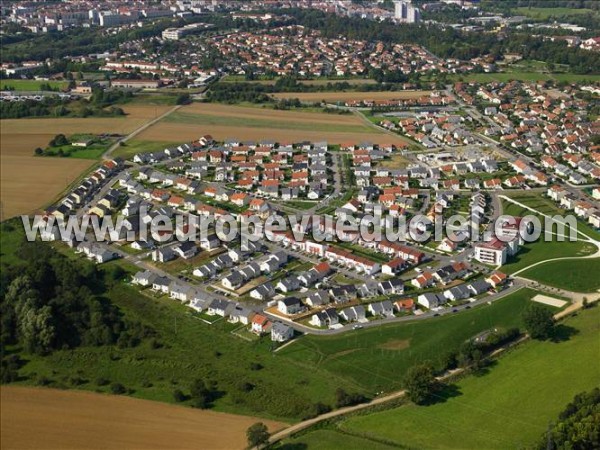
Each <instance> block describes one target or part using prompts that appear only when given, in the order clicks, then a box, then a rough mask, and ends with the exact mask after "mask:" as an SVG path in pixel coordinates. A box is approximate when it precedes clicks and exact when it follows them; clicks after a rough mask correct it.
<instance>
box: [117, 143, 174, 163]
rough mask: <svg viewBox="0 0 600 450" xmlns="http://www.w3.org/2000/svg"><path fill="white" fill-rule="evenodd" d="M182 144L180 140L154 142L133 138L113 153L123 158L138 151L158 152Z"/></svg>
mask: <svg viewBox="0 0 600 450" xmlns="http://www.w3.org/2000/svg"><path fill="white" fill-rule="evenodd" d="M177 145H181V141H179V142H175V141H173V142H162V141H161V142H154V141H142V140H137V139H132V140H130V141H127V142H125V145H121V146H119V147H118V148H117V149H116V150H115V151H114V152H113V153H112V156H113V157H115V158H116V157H117V156H120V157H121V158H125V159H128V158H132V157H133V156H134V155H135V154H136V153H146V152H157V151H160V150H164V149H165V148H167V147H173V146H177Z"/></svg>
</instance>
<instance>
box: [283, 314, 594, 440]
mask: <svg viewBox="0 0 600 450" xmlns="http://www.w3.org/2000/svg"><path fill="white" fill-rule="evenodd" d="M559 327H561V328H560V330H561V333H560V334H561V335H562V336H563V340H562V341H560V342H551V341H546V342H540V341H530V342H527V343H525V344H523V345H521V346H519V347H518V348H516V349H514V350H512V351H511V352H510V353H508V354H506V355H505V356H503V357H501V358H500V359H498V360H497V361H496V363H495V364H493V365H492V367H491V368H489V371H487V372H485V373H483V374H480V375H473V376H468V377H466V378H464V379H462V380H460V381H458V382H457V383H456V385H455V386H454V387H453V388H451V389H446V390H445V392H443V393H441V395H440V397H439V401H438V402H437V403H435V404H433V405H429V406H415V405H412V404H409V405H405V406H401V407H398V408H395V409H391V410H387V411H383V412H378V413H373V414H369V415H363V416H355V417H352V418H349V419H348V420H346V421H345V422H342V423H341V424H339V428H338V429H335V430H319V431H315V432H313V433H307V434H305V435H303V436H299V437H298V438H295V439H291V440H289V441H287V442H286V443H290V444H296V445H299V448H308V449H309V450H311V449H313V448H318V449H334V448H345V447H346V445H345V442H346V437H345V436H344V433H345V432H348V433H351V434H352V435H351V436H348V437H347V439H348V443H349V445H350V448H352V447H351V446H352V445H353V443H354V441H355V439H357V437H356V436H360V439H362V440H363V443H364V440H365V439H368V438H372V439H374V445H380V442H388V443H390V444H393V447H401V448H420V449H433V448H435V449H461V450H463V449H483V448H485V449H496V448H497V449H505V448H529V447H530V446H531V445H532V444H534V443H535V442H538V441H539V440H540V438H541V437H542V435H543V433H544V432H545V431H546V430H547V429H548V424H549V423H550V422H551V421H554V420H556V418H557V416H558V413H559V412H560V411H561V410H562V409H563V408H564V407H565V406H566V404H567V403H568V402H569V401H571V400H572V398H573V396H574V395H575V394H577V393H579V392H582V391H587V390H590V389H592V388H594V387H596V386H598V383H599V380H600V366H599V365H598V364H593V363H592V364H590V363H591V362H593V361H598V360H599V359H600V341H599V340H598V335H599V333H600V308H593V309H590V310H586V311H584V312H581V313H579V314H578V315H577V316H576V317H573V318H570V319H567V320H566V321H565V322H564V324H562V325H559ZM332 427H335V425H332ZM324 432H328V433H335V439H334V440H333V439H329V440H328V441H325V445H319V444H318V442H316V441H315V438H316V437H318V435H319V434H320V433H324ZM313 443H315V445H313ZM302 444H306V447H304V446H301V445H302ZM363 446H364V447H363V448H370V443H364V444H363Z"/></svg>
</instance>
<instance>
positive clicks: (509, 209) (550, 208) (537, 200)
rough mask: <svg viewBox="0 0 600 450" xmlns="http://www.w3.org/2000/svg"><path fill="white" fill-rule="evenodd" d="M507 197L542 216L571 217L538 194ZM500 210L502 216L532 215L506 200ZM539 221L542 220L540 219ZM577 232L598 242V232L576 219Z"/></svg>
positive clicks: (570, 213) (514, 194)
mask: <svg viewBox="0 0 600 450" xmlns="http://www.w3.org/2000/svg"><path fill="white" fill-rule="evenodd" d="M508 196H510V198H512V199H514V200H515V201H517V202H519V203H522V204H523V205H525V206H528V207H529V208H533V209H534V210H536V211H539V212H540V213H542V214H546V215H549V216H554V215H559V216H566V215H572V214H573V212H572V211H567V210H565V209H561V208H559V207H558V206H557V205H556V203H554V202H553V201H552V200H550V199H549V198H546V197H543V196H542V195H540V194H535V193H528V192H520V191H519V192H517V191H515V192H511V193H510V194H509V195H508ZM502 208H503V214H509V215H514V216H526V215H528V214H533V213H532V211H530V210H528V209H527V208H524V207H522V206H519V205H515V204H514V203H511V202H508V201H506V200H502ZM540 220H542V223H543V218H541V217H540ZM577 231H580V232H582V233H583V234H585V235H586V236H588V237H591V238H592V239H596V240H600V231H598V230H596V229H594V228H592V227H591V226H590V225H589V224H588V223H587V222H584V221H582V220H579V219H577Z"/></svg>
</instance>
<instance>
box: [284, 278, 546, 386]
mask: <svg viewBox="0 0 600 450" xmlns="http://www.w3.org/2000/svg"><path fill="white" fill-rule="evenodd" d="M535 294H536V292H535V291H532V290H529V289H521V290H519V291H517V292H514V293H512V294H509V295H508V296H506V297H505V298H502V299H500V300H498V301H496V302H494V303H492V304H491V305H483V306H480V307H477V308H474V309H471V310H469V311H463V312H461V313H460V314H457V315H455V316H442V317H437V318H433V319H431V320H423V321H413V322H407V323H403V324H395V325H382V326H381V327H377V328H370V329H364V330H356V331H353V332H350V333H344V334H341V335H334V336H305V337H303V338H302V339H300V340H298V341H297V342H296V343H294V344H292V345H290V346H288V347H286V348H284V349H282V350H281V351H280V352H278V355H279V357H285V358H286V359H287V360H289V361H290V362H292V363H293V365H295V366H297V367H301V368H306V369H310V370H316V371H319V372H323V371H325V372H327V373H329V377H330V378H336V379H338V380H349V381H352V382H354V383H356V385H357V386H363V387H364V388H365V389H367V390H368V391H369V392H371V393H376V392H382V391H383V392H391V391H394V390H397V389H400V388H401V380H402V376H403V374H404V372H405V371H406V370H407V369H408V368H409V367H411V366H413V365H414V364H416V363H418V362H421V361H431V362H433V363H434V364H437V363H439V362H441V361H442V360H444V357H445V356H447V354H448V353H449V352H451V351H454V350H456V349H457V348H458V347H459V346H460V345H461V344H462V343H463V342H464V341H465V340H467V339H469V338H471V337H473V336H475V335H476V334H478V333H480V332H482V331H485V330H488V329H491V328H494V327H514V326H519V325H520V312H521V311H522V310H523V308H524V307H525V306H527V304H528V303H529V300H530V299H531V298H532V297H533V296H534V295H535ZM441 343H443V345H442V346H440V344H441Z"/></svg>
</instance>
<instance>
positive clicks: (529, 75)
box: [452, 72, 600, 83]
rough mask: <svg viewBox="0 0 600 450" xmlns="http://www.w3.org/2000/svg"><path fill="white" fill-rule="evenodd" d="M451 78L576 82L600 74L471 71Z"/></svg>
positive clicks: (482, 80)
mask: <svg viewBox="0 0 600 450" xmlns="http://www.w3.org/2000/svg"><path fill="white" fill-rule="evenodd" d="M452 79H455V80H459V79H460V80H463V81H467V82H468V81H476V82H480V83H487V82H491V81H503V82H505V81H511V80H517V81H549V80H553V81H566V82H569V83H576V82H584V81H586V82H596V81H599V80H600V75H597V74H589V75H587V74H586V75H580V74H574V73H539V72H501V73H471V74H461V75H454V76H452Z"/></svg>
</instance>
